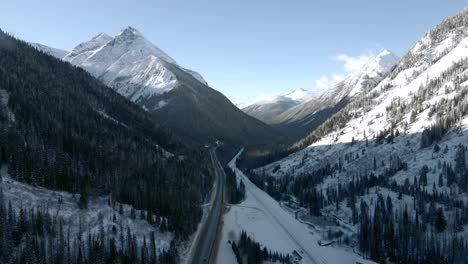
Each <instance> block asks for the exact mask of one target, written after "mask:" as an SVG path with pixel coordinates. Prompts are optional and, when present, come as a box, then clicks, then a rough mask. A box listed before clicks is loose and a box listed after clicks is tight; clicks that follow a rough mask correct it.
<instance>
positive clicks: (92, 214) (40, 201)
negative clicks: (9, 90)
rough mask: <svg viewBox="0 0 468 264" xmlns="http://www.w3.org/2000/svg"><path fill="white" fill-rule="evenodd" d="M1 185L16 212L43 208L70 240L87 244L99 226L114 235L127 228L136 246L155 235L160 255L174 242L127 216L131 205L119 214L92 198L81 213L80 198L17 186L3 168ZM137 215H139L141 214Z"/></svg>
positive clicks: (171, 236)
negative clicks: (68, 233) (59, 223)
mask: <svg viewBox="0 0 468 264" xmlns="http://www.w3.org/2000/svg"><path fill="white" fill-rule="evenodd" d="M0 185H1V188H2V189H3V194H4V197H5V202H6V203H7V204H8V203H11V205H12V207H13V208H15V209H20V208H22V209H26V210H27V211H29V210H30V209H31V210H37V209H38V208H42V209H43V210H45V211H46V212H48V213H50V214H51V215H54V216H55V218H56V219H57V220H58V219H61V220H62V221H63V224H64V227H65V229H66V230H68V228H70V229H69V230H70V235H71V236H72V237H77V235H78V234H81V237H82V238H83V239H85V240H86V238H87V237H88V233H89V234H92V235H97V234H99V232H100V228H101V226H102V227H103V228H104V231H105V232H106V233H111V232H113V231H112V230H113V229H117V230H120V227H124V228H125V229H126V228H127V227H128V228H130V230H131V231H132V232H133V234H134V235H135V236H136V238H137V241H138V244H139V245H141V244H142V243H143V238H144V237H146V239H148V237H149V236H150V234H151V233H152V232H155V237H156V246H157V248H158V250H160V251H162V250H168V249H169V247H170V243H171V241H172V240H173V239H174V234H173V233H170V232H164V233H162V232H160V231H159V228H158V227H157V226H155V225H151V224H149V223H148V222H147V221H146V220H140V219H133V218H132V217H131V216H130V211H131V208H132V207H131V206H130V205H126V204H122V208H123V211H122V212H123V214H120V213H119V207H120V206H119V205H118V204H116V205H115V206H114V207H113V206H111V205H110V203H109V201H110V197H109V196H102V197H95V198H93V199H91V201H90V203H89V208H88V209H80V208H79V206H78V200H79V195H77V194H72V193H68V192H61V191H53V190H50V189H47V188H43V187H37V186H31V185H28V184H24V183H21V182H18V181H16V180H14V179H12V178H11V177H10V175H9V174H8V168H7V166H5V165H2V166H1V169H0ZM137 213H138V214H137V215H139V213H140V212H139V211H138V212H137ZM114 216H115V220H114V219H113V218H114ZM119 246H120V245H119Z"/></svg>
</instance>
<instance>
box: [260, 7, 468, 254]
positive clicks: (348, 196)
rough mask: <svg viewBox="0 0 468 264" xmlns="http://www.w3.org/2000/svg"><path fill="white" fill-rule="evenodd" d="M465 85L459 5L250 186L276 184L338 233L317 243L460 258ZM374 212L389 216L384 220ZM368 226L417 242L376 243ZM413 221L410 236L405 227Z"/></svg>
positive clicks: (467, 13) (467, 126) (464, 29)
mask: <svg viewBox="0 0 468 264" xmlns="http://www.w3.org/2000/svg"><path fill="white" fill-rule="evenodd" d="M467 84H468V9H467V10H464V11H463V12H461V13H460V14H457V15H455V16H453V17H450V18H448V19H446V20H444V21H443V22H442V23H441V24H439V25H438V26H437V27H435V28H434V29H432V30H431V31H429V32H428V33H427V34H426V35H424V37H423V38H421V39H420V40H419V41H418V42H417V43H416V44H415V45H414V46H413V47H412V48H411V49H410V50H409V51H408V53H407V54H406V55H405V56H404V57H403V58H402V59H401V61H400V62H399V63H398V64H397V65H396V66H395V67H394V68H393V69H392V70H391V71H390V72H389V73H388V74H387V75H386V76H385V78H384V79H383V80H382V81H381V82H380V83H379V84H378V85H376V86H375V87H374V88H372V89H369V90H367V91H366V92H365V93H361V94H360V95H358V96H355V97H354V98H352V100H351V101H350V103H349V104H348V105H347V106H346V107H344V108H343V109H342V110H340V111H339V112H337V113H336V114H335V115H333V116H332V117H331V118H329V119H328V120H327V121H326V122H324V123H323V124H322V125H321V126H320V127H318V128H317V129H316V130H314V131H313V132H312V133H310V134H309V135H308V136H307V137H306V138H304V139H303V140H301V141H300V142H298V143H297V144H296V145H295V146H294V147H295V148H293V149H295V150H296V152H294V153H292V154H291V155H289V156H287V157H285V158H283V159H282V160H279V161H277V162H274V163H272V164H269V165H266V166H264V167H261V168H258V169H256V170H254V172H253V176H252V178H253V179H256V180H257V181H258V177H264V178H266V179H268V181H267V180H264V181H261V182H260V183H259V185H260V186H261V184H263V183H265V182H267V183H268V186H266V187H265V190H268V189H273V191H270V192H273V193H274V191H275V188H274V186H276V185H279V187H277V188H278V189H279V190H285V191H284V192H286V193H281V197H292V198H284V199H285V200H289V201H292V202H295V204H296V206H297V207H299V208H300V209H301V210H302V211H301V213H300V215H299V218H300V219H303V220H305V221H310V222H311V223H318V224H319V225H321V226H323V227H324V228H325V227H326V228H327V229H328V230H331V231H329V233H330V234H332V233H334V232H336V233H340V234H342V235H339V236H337V237H338V238H336V237H335V238H334V237H333V236H330V235H327V234H326V233H324V234H323V237H324V239H327V240H330V239H333V240H334V241H336V242H338V243H339V241H348V242H349V243H345V244H346V245H354V247H355V249H356V250H360V252H361V253H362V254H364V255H367V256H369V257H371V258H373V259H374V260H375V261H379V262H382V258H385V257H390V258H391V255H392V254H395V255H396V256H397V258H400V259H401V258H406V259H409V260H408V262H411V261H416V262H420V263H426V262H428V261H427V260H425V258H427V257H426V256H427V254H428V253H427V252H431V253H430V254H435V253H433V252H435V251H438V252H440V253H438V254H440V255H439V256H438V258H440V259H447V260H446V261H447V262H449V263H467V261H468V258H467V255H466V253H464V252H465V249H459V248H457V243H464V244H466V243H467V241H468V233H467V232H466V230H467V228H468V218H467V217H462V216H461V214H463V213H461V212H465V211H466V210H467V209H466V208H468V203H467V202H468V166H467V164H468V155H467V154H466V153H467V150H468V143H467V142H468V86H467ZM297 149H299V150H297ZM270 186H273V187H270ZM296 201H298V202H296ZM382 204H385V205H387V206H385V205H383V206H382ZM454 204H456V206H453V205H454ZM358 208H360V209H358ZM382 212H386V214H387V215H386V216H385V217H388V213H390V214H391V215H394V216H395V217H388V219H392V220H391V221H390V222H388V221H386V220H385V217H382V215H379V214H382ZM384 214H385V213H384ZM433 219H439V220H437V221H433ZM367 221H372V224H369V222H367ZM437 223H439V224H440V225H439V224H437ZM372 226H373V227H374V229H373V231H371V230H372ZM376 226H381V227H382V228H386V229H385V230H387V231H388V230H389V228H391V229H392V230H391V232H390V233H392V234H394V235H397V236H398V237H400V238H402V237H405V236H406V237H407V239H408V240H411V241H415V240H418V239H420V240H421V241H424V242H422V244H413V243H409V244H405V242H404V241H405V239H406V238H405V239H397V240H396V241H397V243H396V244H394V245H393V246H392V248H391V249H385V248H384V247H385V246H382V245H387V244H388V242H389V241H391V240H392V238H389V237H388V236H386V235H382V233H380V231H379V230H376V229H375V227H376ZM384 226H385V227H384ZM419 227H421V232H420V233H418V234H414V233H411V234H409V231H408V230H406V229H409V230H413V229H417V228H419ZM387 231H385V232H387ZM372 232H376V233H374V234H373V235H372V236H371V238H369V240H367V238H366V237H365V236H366V234H370V233H372ZM379 233H380V234H379ZM343 234H344V235H343ZM372 237H375V239H374V238H372ZM448 237H450V238H449V239H448V240H450V241H452V242H448V244H445V243H446V241H447V238H448ZM353 241H354V242H353ZM366 242H369V243H370V245H372V246H371V247H368V246H367V245H366ZM427 242H429V244H431V246H427ZM400 243H402V244H400ZM375 248H377V249H378V250H380V249H381V248H382V249H383V251H382V252H383V254H381V253H382V252H378V253H377V254H376V253H375V252H376V251H375ZM396 248H398V250H395V249H396ZM449 248H450V250H452V251H451V252H455V254H450V253H448V251H449ZM392 250H395V251H392ZM408 252H411V253H408ZM457 252H459V253H460V254H458V255H457ZM424 254H426V255H424ZM421 255H423V256H424V257H423V258H422V260H421V259H419V260H418V258H420V257H417V256H421ZM382 256H383V257H382ZM415 256H416V257H415Z"/></svg>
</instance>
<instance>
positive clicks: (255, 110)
mask: <svg viewBox="0 0 468 264" xmlns="http://www.w3.org/2000/svg"><path fill="white" fill-rule="evenodd" d="M312 96H313V95H312V93H311V92H310V91H308V90H306V89H303V88H299V89H295V90H293V91H291V92H288V93H284V94H278V95H275V96H273V97H272V98H269V99H267V100H261V101H258V102H255V103H253V104H249V105H247V106H244V107H243V108H242V111H244V112H245V113H247V114H248V115H250V116H253V117H255V118H257V119H259V120H261V121H263V122H265V123H267V124H270V123H272V122H274V120H275V118H276V117H277V116H278V115H279V114H281V113H284V112H285V111H286V110H288V109H290V108H291V107H293V106H296V105H298V104H300V103H302V102H305V101H307V100H308V99H310V98H311V97H312Z"/></svg>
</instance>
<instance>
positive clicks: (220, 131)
mask: <svg viewBox="0 0 468 264" xmlns="http://www.w3.org/2000/svg"><path fill="white" fill-rule="evenodd" d="M63 60H65V61H67V62H70V63H71V64H73V65H76V66H79V67H81V68H83V69H85V70H86V71H88V72H89V73H90V74H91V75H93V76H95V77H96V78H98V79H99V80H101V81H102V82H104V83H105V84H106V85H108V86H109V87H111V88H113V89H114V90H115V91H117V92H118V93H120V94H121V95H123V96H125V97H127V98H128V99H130V100H131V101H133V102H135V103H137V104H138V105H140V106H141V107H142V108H143V109H145V110H146V111H148V112H150V113H151V114H152V115H153V116H154V117H155V119H156V120H157V121H158V122H160V123H162V124H163V125H165V126H167V127H168V128H171V129H173V130H174V131H176V132H177V133H178V134H179V135H181V136H186V137H190V138H192V139H196V140H198V141H202V142H206V141H210V142H211V141H215V140H218V139H219V140H221V141H230V142H234V141H235V142H246V141H251V140H260V141H264V140H269V139H271V138H272V137H277V136H278V134H277V133H276V131H274V130H273V129H272V128H270V127H268V126H266V125H265V124H263V123H261V122H260V121H258V120H255V119H254V118H251V117H250V116H248V115H246V114H245V113H243V112H242V111H241V110H239V109H237V107H235V106H234V105H233V104H232V103H231V102H230V101H229V100H228V99H227V98H226V97H225V96H224V95H222V94H221V93H219V92H218V91H215V90H214V89H212V88H210V87H208V84H207V82H206V81H205V80H204V79H203V77H202V76H201V75H200V74H199V73H197V72H195V71H192V70H189V69H186V68H183V67H181V66H180V65H178V64H177V62H176V61H175V60H174V59H173V58H171V57H170V56H169V55H168V54H166V53H165V52H164V51H162V50H161V49H159V48H158V47H157V46H156V45H154V44H153V43H151V42H150V41H149V40H148V39H146V38H145V37H144V36H143V34H141V33H140V32H139V31H138V30H137V29H135V28H132V27H127V28H125V29H123V30H122V31H121V32H120V33H119V34H118V35H117V36H115V37H110V36H109V35H106V34H104V33H99V34H97V35H96V36H94V37H93V38H92V39H91V40H89V41H87V42H83V43H81V44H79V45H78V46H76V47H75V48H74V49H73V50H72V51H71V52H70V53H69V54H67V55H66V56H65V57H64V58H63Z"/></svg>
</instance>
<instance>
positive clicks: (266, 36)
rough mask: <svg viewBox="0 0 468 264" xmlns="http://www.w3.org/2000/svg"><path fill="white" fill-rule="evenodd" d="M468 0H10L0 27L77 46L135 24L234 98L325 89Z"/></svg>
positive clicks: (400, 50)
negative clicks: (325, 86) (334, 80)
mask: <svg viewBox="0 0 468 264" xmlns="http://www.w3.org/2000/svg"><path fill="white" fill-rule="evenodd" d="M467 4H468V2H467V1H460V0H443V1H442V0H391V1H390V0H388V1H375V0H366V1H365V0H353V1H351V0H341V1H338V0H327V1H322V0H318V1H307V0H303V1H299V0H290V1H285V0H184V1H182V0H147V1H143V0H133V1H130V0H112V1H111V0H93V1H91V0H68V1H64V0H41V1H40V0H29V1H26V0H15V1H5V2H4V3H2V8H1V9H0V28H2V29H3V30H6V31H8V32H10V33H13V34H14V35H16V36H17V37H20V38H23V39H25V40H28V41H33V42H39V43H42V44H46V45H49V46H52V47H57V48H63V49H67V50H71V49H72V48H73V47H74V46H75V45H76V44H78V43H80V42H83V41H85V40H88V39H90V38H91V37H92V36H93V35H95V34H96V33H97V32H106V33H108V34H110V35H115V34H117V33H118V32H119V31H120V29H122V28H124V27H126V26H127V25H131V26H134V27H136V28H137V29H139V30H140V31H141V32H142V33H143V35H145V36H146V37H147V38H148V39H150V40H151V41H152V42H153V43H155V44H156V45H157V46H159V47H160V48H161V49H163V50H164V51H166V52H167V53H168V54H169V55H170V56H171V57H173V58H174V59H175V60H176V61H177V62H178V63H179V64H180V65H182V66H184V67H186V68H190V69H193V70H196V71H199V72H200V73H201V74H202V75H203V76H204V77H205V79H206V80H207V81H208V82H209V84H210V86H212V87H213V88H215V89H217V90H219V91H221V92H223V93H224V94H225V95H227V96H228V97H229V98H230V99H231V100H232V101H234V102H249V101H252V100H254V99H257V98H262V97H265V96H266V95H270V94H273V93H280V92H285V91H289V90H292V89H295V88H306V89H316V88H317V85H318V86H321V85H322V86H323V85H324V84H326V83H327V82H328V81H329V80H331V79H333V76H340V75H343V74H346V72H347V71H349V70H351V69H352V68H353V67H352V65H356V64H359V61H360V60H362V59H365V58H366V57H368V56H369V55H370V54H376V53H378V52H379V51H380V50H381V49H383V48H387V49H389V50H391V51H393V52H394V53H395V54H397V55H399V56H401V55H403V54H404V52H405V51H406V50H408V49H409V47H410V46H411V45H412V44H413V43H414V42H415V41H416V40H417V39H419V38H420V37H421V36H422V35H423V34H424V33H425V32H426V31H427V30H428V29H430V28H431V27H433V26H434V25H436V24H437V23H438V22H440V21H441V20H442V19H443V18H445V17H447V16H449V15H453V14H455V13H457V12H459V11H461V10H462V9H463V8H464V6H466V5H467ZM338 58H341V60H339V59H338ZM345 66H347V67H345ZM318 80H319V81H318ZM320 80H321V81H320Z"/></svg>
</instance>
